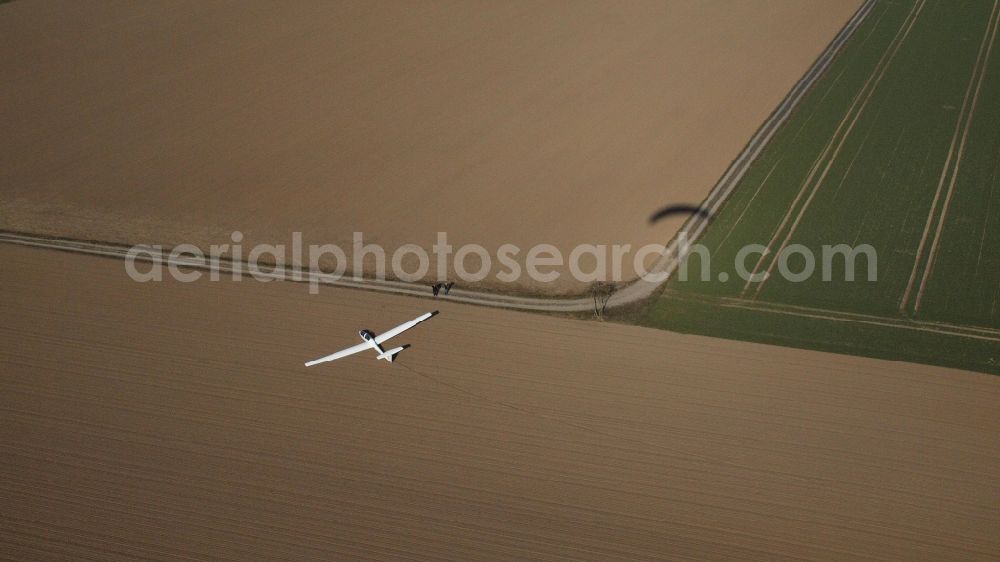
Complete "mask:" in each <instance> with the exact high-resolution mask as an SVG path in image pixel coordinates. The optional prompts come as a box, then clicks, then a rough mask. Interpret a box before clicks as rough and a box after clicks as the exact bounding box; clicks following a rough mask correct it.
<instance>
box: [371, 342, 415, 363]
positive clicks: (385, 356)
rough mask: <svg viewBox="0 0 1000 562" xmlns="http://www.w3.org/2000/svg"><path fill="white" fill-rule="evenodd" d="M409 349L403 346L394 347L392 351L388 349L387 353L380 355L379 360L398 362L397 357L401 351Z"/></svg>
mask: <svg viewBox="0 0 1000 562" xmlns="http://www.w3.org/2000/svg"><path fill="white" fill-rule="evenodd" d="M407 347H410V346H408V345H403V346H400V347H394V348H392V349H387V350H385V353H381V354H379V356H378V358H379V359H385V360H386V361H388V362H390V363H392V362H393V361H395V360H396V355H398V354H399V352H400V351H403V350H404V349H406V348H407Z"/></svg>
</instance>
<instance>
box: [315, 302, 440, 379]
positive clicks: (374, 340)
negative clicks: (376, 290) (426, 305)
mask: <svg viewBox="0 0 1000 562" xmlns="http://www.w3.org/2000/svg"><path fill="white" fill-rule="evenodd" d="M437 313H438V311H436V310H435V311H434V312H428V313H427V314H424V315H423V316H421V317H419V318H417V319H415V320H410V321H409V322H404V323H403V324H400V325H399V326H396V327H395V328H393V329H391V330H389V331H387V332H385V333H382V334H379V335H377V336H376V335H375V332H372V331H371V330H361V331H360V332H358V335H359V336H361V339H363V340H364V341H363V342H362V343H359V344H358V345H355V346H354V347H348V348H347V349H343V350H341V351H338V352H337V353H334V354H332V355H327V356H326V357H320V358H319V359H316V360H314V361H308V362H306V367H312V366H313V365H316V364H318V363H326V362H327V361H335V360H337V359H340V358H341V357H347V356H348V355H354V354H355V353H361V352H362V351H364V350H366V349H374V350H375V351H376V352H377V353H378V357H376V359H385V360H386V361H388V362H390V363H392V362H393V361H394V360H395V359H396V354H398V353H399V352H400V351H403V350H404V349H406V348H407V347H410V346H409V345H403V346H400V347H395V348H392V349H389V350H385V349H382V343H383V342H384V341H386V340H388V339H389V338H391V337H394V336H398V335H399V334H402V333H403V332H405V331H407V330H409V329H410V328H412V327H414V326H416V325H417V324H419V323H421V322H423V321H424V320H427V319H429V318H430V317H431V316H434V315H435V314H437Z"/></svg>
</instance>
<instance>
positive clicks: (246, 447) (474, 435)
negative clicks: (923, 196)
mask: <svg viewBox="0 0 1000 562" xmlns="http://www.w3.org/2000/svg"><path fill="white" fill-rule="evenodd" d="M0 263H2V264H3V267H2V268H0V287H3V290H2V291H0V310H3V314H2V315H0V358H2V363H0V448H2V454H0V503H2V505H3V509H2V510H0V552H2V553H3V554H4V555H5V557H11V558H15V559H22V560H24V559H47V560H57V559H80V558H95V559H105V560H107V559H137V558H157V559H180V558H186V557H191V558H197V559H207V558H219V559H233V560H251V559H305V558H323V559H364V558H404V557H411V558H416V559H425V560H426V559H461V560H470V559H492V560H497V559H514V558H517V559H545V560H558V559H565V558H576V559H596V560H609V559H622V558H628V559H650V558H658V559H702V560H704V559H723V558H726V559H734V558H738V559H747V558H754V559H767V560H782V559H790V558H810V559H823V560H835V559H843V560H859V559H866V560H869V559H895V560H900V559H903V560H921V559H925V560H944V559H995V558H996V554H997V552H1000V535H998V534H997V533H996V529H997V528H998V524H1000V514H998V511H997V509H996V506H997V505H1000V488H998V486H997V482H998V481H1000V441H998V440H997V438H996V436H997V433H998V429H1000V379H998V378H996V377H991V376H987V375H979V374H973V373H966V372H961V371H955V370H948V369H940V368H933V367H926V366H918V365H909V364H903V363H892V362H885V361H878V360H870V359H864V358H857V357H843V356H836V355H829V354H824V353H815V352H808V351H800V350H792V349H782V348H775V347H770V346H763V345H755V344H748V343H741V342H732V341H723V340H716V339H711V338H705V337H694V336H684V335H678V334H673V333H668V332H663V331H658V330H649V329H643V328H638V327H631V326H623V325H614V324H606V323H597V322H580V321H572V320H567V319H559V318H552V317H547V316H542V315H532V314H525V313H515V312H509V311H501V310H494V309H487V308H481V307H471V306H459V305H453V304H449V303H447V302H446V301H437V302H432V301H431V300H429V299H415V298H406V297H397V296H392V295H384V294H376V293H370V292H364V291H351V290H341V289H324V290H323V291H322V292H321V293H320V294H319V295H318V296H310V295H309V294H308V292H307V288H306V286H304V285H298V284H291V283H270V284H261V283H258V282H253V281H249V280H243V281H240V282H235V283H234V282H225V283H223V282H217V283H211V282H207V281H200V282H196V283H189V284H184V283H179V282H176V281H171V282H164V283H150V284H139V283H135V282H132V281H131V280H129V279H128V277H127V276H126V275H125V273H124V271H123V266H122V262H121V261H119V260H111V259H102V258H96V257H92V256H81V255H76V254H70V253H64V252H55V251H46V250H39V249H32V248H22V247H15V246H8V245H2V246H0ZM434 308H439V309H440V310H441V314H440V315H439V316H437V317H435V318H434V319H433V320H431V321H430V322H427V323H426V324H423V325H421V326H420V327H418V328H416V329H414V330H412V331H410V332H407V333H406V334H405V335H404V336H403V337H401V338H400V339H399V342H400V343H409V344H412V348H410V349H408V350H406V351H404V352H403V353H402V354H401V355H400V356H399V361H398V362H397V363H396V364H393V365H388V364H385V362H382V361H376V360H375V359H374V354H370V355H358V356H354V357H351V358H348V359H345V360H343V361H338V362H334V363H330V364H326V365H324V366H322V367H320V368H309V369H307V368H305V367H303V366H302V363H303V362H304V361H305V360H307V359H312V358H315V357H318V356H320V355H324V354H326V353H330V352H332V351H335V350H337V349H340V348H342V347H346V346H348V345H352V344H354V343H355V342H357V341H359V340H358V339H357V330H358V329H361V328H370V329H372V330H375V331H376V332H377V331H384V330H385V329H387V328H389V327H391V326H393V325H395V324H397V323H399V322H401V321H403V320H406V319H410V318H412V317H415V316H417V315H418V314H420V313H422V312H425V311H427V310H431V309H434Z"/></svg>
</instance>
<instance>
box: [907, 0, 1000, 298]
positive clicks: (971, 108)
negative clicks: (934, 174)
mask: <svg viewBox="0 0 1000 562" xmlns="http://www.w3.org/2000/svg"><path fill="white" fill-rule="evenodd" d="M998 6H1000V1H997V0H995V1H994V2H993V10H992V11H991V12H990V19H989V23H988V24H987V26H986V33H985V35H984V36H983V41H982V43H981V44H980V45H979V55H978V56H977V57H976V64H975V66H973V70H972V76H971V77H970V78H969V86H968V88H967V89H966V91H965V98H964V99H963V100H962V110H961V111H960V112H959V117H958V120H957V121H956V123H955V133H954V134H953V135H952V138H951V146H949V147H948V157H947V159H946V160H945V163H944V168H942V170H941V178H940V179H939V180H938V186H937V191H935V193H934V200H933V202H932V203H931V209H930V212H929V213H928V215H927V222H926V224H925V225H924V232H923V235H921V237H920V245H919V246H918V248H917V256H916V258H915V259H914V261H913V270H912V271H911V272H910V279H909V281H907V284H906V291H905V292H904V293H903V298H902V300H901V301H900V304H899V310H900V312H905V310H906V306H907V304H908V303H909V299H910V294H911V293H912V291H913V284H914V282H915V280H916V276H917V270H918V269H919V265H920V262H921V256H923V253H924V246H925V244H926V243H927V236H928V234H929V232H930V227H931V223H932V222H933V219H934V214H935V210H936V209H937V204H938V200H939V199H940V197H941V190H942V187H943V186H944V183H945V178H948V188H947V190H946V191H945V198H944V203H943V206H942V207H941V212H940V214H939V215H938V220H937V224H936V226H935V227H934V240H933V242H932V243H931V247H930V253H929V254H928V256H927V262H926V263H925V264H924V272H923V276H922V277H921V279H920V287H919V288H918V289H917V297H916V300H915V301H914V303H913V314H917V313H918V312H919V311H920V303H921V302H922V301H923V298H924V290H925V289H926V288H927V280H928V279H929V278H930V275H931V272H932V271H933V269H934V261H935V259H936V258H937V251H938V246H939V244H940V242H941V233H942V232H943V231H944V222H945V219H946V217H947V215H948V209H949V207H950V206H951V199H952V197H953V196H954V194H955V182H956V181H957V180H958V172H959V170H960V168H961V166H962V157H963V156H965V143H966V141H967V140H968V138H969V130H971V129H972V119H973V117H975V114H976V106H977V105H978V103H979V94H980V92H981V90H982V86H983V81H984V78H985V77H986V71H987V70H988V68H989V62H990V55H991V54H992V53H993V45H994V43H995V39H996V35H997V23H998V21H1000V11H998V10H997V8H998ZM991 28H992V31H991ZM973 84H975V89H973ZM970 95H971V96H972V97H971V103H970ZM963 116H964V117H965V120H964V122H963V120H962V118H963ZM959 133H961V135H962V138H961V141H960V142H959V145H958V152H957V153H956V152H955V143H956V141H958V136H959ZM953 157H954V160H955V165H954V166H952V167H951V168H950V173H949V165H950V164H951V161H952V158H953Z"/></svg>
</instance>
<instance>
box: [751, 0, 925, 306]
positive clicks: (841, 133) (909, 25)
mask: <svg viewBox="0 0 1000 562" xmlns="http://www.w3.org/2000/svg"><path fill="white" fill-rule="evenodd" d="M925 4H926V0H920V1H919V2H917V3H915V4H914V5H913V8H911V10H910V13H909V14H907V17H906V19H905V20H903V23H902V25H901V26H900V28H899V30H898V31H897V32H896V35H895V36H894V37H893V39H892V41H891V42H890V43H889V47H888V48H887V49H886V51H885V53H883V54H882V57H881V58H880V59H879V62H878V64H876V65H875V69H874V70H873V71H872V74H871V75H870V76H869V77H868V80H866V81H865V83H864V85H863V86H862V87H861V89H860V90H859V91H858V93H857V94H856V95H855V96H854V99H853V100H852V102H851V105H850V107H849V108H848V110H847V112H846V113H845V114H844V117H843V119H841V120H840V123H838V125H837V128H836V129H835V130H834V132H833V135H832V136H831V137H830V140H829V142H827V144H826V146H825V147H824V149H823V150H822V151H821V152H820V154H819V156H818V157H817V158H816V161H815V162H814V163H813V166H812V168H811V169H810V171H809V175H808V176H807V177H806V180H805V181H804V182H803V183H802V186H801V187H800V188H799V191H798V193H797V194H796V196H795V199H793V200H792V204H791V205H789V207H788V211H787V212H786V213H785V215H784V217H783V218H782V221H781V223H780V224H779V225H778V228H777V229H776V230H775V232H774V235H773V236H772V237H771V240H770V241H769V242H768V243H767V246H766V247H767V251H766V252H763V253H761V256H760V258H758V260H757V263H756V264H754V268H753V270H752V271H751V278H753V276H755V274H757V273H758V272H759V271H760V268H761V267H762V266H763V265H764V262H765V260H767V256H768V255H771V254H772V253H773V254H774V259H772V260H771V262H770V265H769V266H768V268H767V270H766V271H767V275H768V276H770V274H771V272H772V271H773V270H774V266H775V265H776V264H777V262H778V260H777V256H778V255H780V254H781V252H782V251H783V250H784V249H785V247H787V245H788V242H789V240H790V239H791V237H792V235H793V234H794V233H795V230H796V229H797V228H798V225H799V223H800V222H801V220H802V217H803V215H805V212H806V210H807V209H808V208H809V205H810V204H811V203H812V200H813V198H814V197H815V196H816V193H817V192H818V191H819V188H820V186H821V185H822V183H823V180H824V179H825V178H826V175H827V173H829V171H830V168H831V167H832V166H833V162H834V161H836V159H837V156H838V154H839V153H840V150H841V148H843V146H844V143H845V142H846V141H847V138H848V136H850V133H851V131H852V130H853V129H854V126H855V125H856V123H857V121H858V119H859V118H860V116H861V114H862V113H863V112H864V110H865V109H866V108H867V106H868V103H869V102H870V101H871V98H872V95H873V94H874V92H875V90H876V89H877V87H878V84H879V83H880V82H881V81H882V78H883V77H884V76H885V73H886V70H887V69H888V68H889V66H890V65H891V63H892V61H893V59H895V57H896V54H897V53H898V52H899V49H900V47H901V46H902V44H903V42H904V41H905V40H906V37H907V36H908V35H909V34H910V31H911V30H912V29H913V24H914V23H915V22H916V20H917V18H918V17H919V15H920V13H921V12H922V11H923V8H924V5H925ZM838 139H839V140H838ZM824 162H825V163H826V165H825V166H822V165H823V163H824ZM821 167H822V168H823V170H822V173H820V175H819V177H818V179H816V181H815V182H813V180H814V178H816V175H817V172H819V171H820V168H821ZM810 186H811V189H810ZM807 192H808V193H809V195H808V196H807V197H806V199H805V201H804V202H803V204H802V206H801V207H800V208H799V207H798V205H799V201H801V200H802V198H803V196H805V195H806V193H807ZM796 208H798V209H799V212H798V214H797V215H796V216H795V220H794V222H792V224H791V227H790V228H789V229H788V232H787V234H786V235H785V237H784V239H783V240H782V242H781V245H780V247H779V248H778V251H777V252H771V248H772V247H773V246H774V245H775V243H776V242H777V241H778V239H779V238H780V237H781V234H782V233H783V232H784V231H785V227H786V226H787V225H788V223H789V221H790V220H791V218H792V215H793V214H794V213H795V210H796ZM766 282H767V280H766V279H765V280H764V281H761V282H760V283H758V284H757V287H756V289H755V290H754V293H753V298H754V299H756V298H757V296H758V295H760V292H761V290H763V288H764V285H765V284H766ZM751 284H752V281H751V280H750V279H748V280H747V282H746V283H745V284H744V285H743V290H742V291H741V293H740V294H741V296H746V294H747V292H748V291H749V290H750V287H751Z"/></svg>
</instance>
